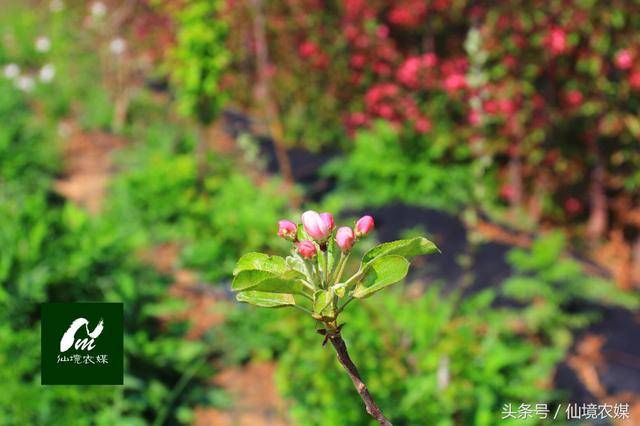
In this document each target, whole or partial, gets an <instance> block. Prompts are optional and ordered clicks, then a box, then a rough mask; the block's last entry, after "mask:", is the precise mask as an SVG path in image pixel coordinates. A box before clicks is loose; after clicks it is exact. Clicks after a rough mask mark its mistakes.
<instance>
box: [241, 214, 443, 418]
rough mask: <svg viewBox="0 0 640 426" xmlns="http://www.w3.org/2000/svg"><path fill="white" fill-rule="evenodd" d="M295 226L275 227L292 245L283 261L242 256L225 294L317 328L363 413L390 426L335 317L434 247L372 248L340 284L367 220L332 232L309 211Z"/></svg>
mask: <svg viewBox="0 0 640 426" xmlns="http://www.w3.org/2000/svg"><path fill="white" fill-rule="evenodd" d="M301 222H302V223H301V224H296V223H294V222H291V221H289V220H281V221H280V222H279V223H278V236H280V237H281V238H284V239H285V240H288V241H290V242H291V243H292V248H291V254H290V255H289V256H287V257H286V258H282V257H280V256H269V255H266V254H264V253H248V254H245V255H244V256H242V257H241V258H240V259H239V260H238V263H237V264H236V268H235V269H234V271H233V275H234V279H233V283H232V286H231V289H232V290H233V291H236V292H238V293H237V295H236V298H237V299H238V300H239V301H240V302H245V303H250V304H252V305H256V306H262V307H267V308H278V307H286V306H292V307H295V308H297V309H299V310H301V311H303V312H305V313H306V314H309V315H310V316H311V317H312V318H313V319H315V320H316V321H318V322H319V323H321V324H322V326H323V327H322V328H320V329H319V330H317V332H318V333H319V334H321V335H323V336H324V342H323V346H324V345H325V344H326V343H327V341H329V342H331V345H332V346H333V347H334V349H335V351H336V354H337V356H338V361H339V362H340V364H342V366H343V367H344V368H345V370H346V371H347V374H348V375H349V377H350V378H351V380H352V381H353V384H354V386H355V388H356V390H357V391H358V394H359V395H360V397H361V398H362V401H363V402H364V404H365V408H366V410H367V413H369V415H371V416H372V417H373V418H374V419H376V420H377V421H378V423H380V424H381V425H385V426H388V425H391V422H390V421H389V420H387V419H386V418H385V417H384V415H383V414H382V411H381V410H380V408H379V407H378V405H377V404H376V403H375V401H374V400H373V397H372V396H371V394H370V393H369V390H368V389H367V386H366V385H365V383H364V382H363V380H362V378H361V377H360V374H359V373H358V369H357V368H356V366H355V364H354V363H353V361H352V360H351V358H350V357H349V353H348V352H347V346H346V344H345V342H344V340H343V339H342V335H341V331H342V327H343V326H344V324H339V323H338V316H339V314H340V313H341V312H342V311H343V310H344V309H345V308H346V306H347V305H348V304H349V303H351V301H353V300H358V299H365V298H367V297H370V296H371V295H373V294H375V293H377V292H378V291H380V290H383V289H385V288H386V287H389V286H390V285H392V284H395V283H397V282H399V281H401V280H402V279H403V278H404V277H405V276H406V274H407V272H408V270H409V260H408V259H409V258H411V257H413V256H417V255H422V254H429V253H434V252H436V251H438V248H437V247H436V246H435V244H433V243H432V242H431V241H429V240H427V239H426V238H422V237H418V238H412V239H407V240H398V241H393V242H389V243H383V244H380V245H377V246H375V247H374V248H372V249H370V250H369V251H367V252H366V253H365V255H364V256H363V258H362V260H361V261H360V267H359V268H358V270H357V271H356V272H355V273H353V274H352V275H351V276H348V278H347V279H344V280H343V275H344V272H345V266H346V264H347V259H348V258H349V255H350V254H351V250H352V248H353V246H354V245H355V244H356V243H357V242H358V240H360V239H361V238H363V237H365V236H367V235H368V234H369V233H370V232H371V230H372V229H373V228H374V220H373V218H372V217H371V216H363V217H362V218H360V219H359V220H358V221H357V222H356V224H355V227H354V228H351V227H347V226H343V227H340V228H338V229H337V230H336V229H335V225H334V220H333V215H331V214H330V213H317V212H315V211H312V210H309V211H307V212H305V213H303V214H302V218H301Z"/></svg>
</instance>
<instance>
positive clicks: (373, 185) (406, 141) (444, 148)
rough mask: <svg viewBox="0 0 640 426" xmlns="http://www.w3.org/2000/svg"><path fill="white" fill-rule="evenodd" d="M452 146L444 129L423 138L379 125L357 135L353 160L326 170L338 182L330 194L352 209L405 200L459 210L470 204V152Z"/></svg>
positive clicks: (347, 158) (345, 160) (329, 166)
mask: <svg viewBox="0 0 640 426" xmlns="http://www.w3.org/2000/svg"><path fill="white" fill-rule="evenodd" d="M453 142H454V141H453V140H452V139H451V134H450V133H449V132H448V130H447V129H446V126H444V125H443V126H442V128H440V127H439V129H438V130H434V131H433V132H432V133H430V134H429V135H421V134H417V133H414V132H399V131H397V130H394V129H393V128H392V127H391V126H390V125H389V124H388V123H385V122H383V121H379V122H377V123H376V125H375V126H374V127H373V128H372V129H370V130H361V131H359V132H358V133H357V134H356V137H355V140H354V146H353V151H352V152H351V154H350V155H349V156H347V157H344V158H340V159H338V160H334V161H333V162H332V163H331V164H329V165H328V166H326V168H325V173H326V174H329V175H335V176H336V177H337V181H338V185H337V189H336V191H334V193H333V194H332V195H331V196H332V197H336V196H337V197H339V198H340V199H341V200H342V201H343V203H344V204H347V205H348V204H361V205H363V204H368V205H371V204H375V205H382V204H385V203H389V202H392V201H404V202H407V203H413V204H419V205H426V206H430V207H436V208H440V209H445V210H452V211H456V210H459V209H460V208H461V207H463V206H465V205H466V204H467V203H469V202H470V201H471V198H472V195H473V194H472V187H473V175H472V171H471V166H470V154H469V150H468V149H467V148H466V146H464V145H458V146H456V145H455V144H454V143H453Z"/></svg>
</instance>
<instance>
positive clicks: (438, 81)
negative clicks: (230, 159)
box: [225, 0, 640, 264]
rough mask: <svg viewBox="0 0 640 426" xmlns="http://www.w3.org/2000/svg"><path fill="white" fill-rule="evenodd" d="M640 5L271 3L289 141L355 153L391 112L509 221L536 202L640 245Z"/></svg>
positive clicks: (565, 219)
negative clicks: (360, 136) (361, 136)
mask: <svg viewBox="0 0 640 426" xmlns="http://www.w3.org/2000/svg"><path fill="white" fill-rule="evenodd" d="M227 6H228V7H227V12H226V14H225V17H226V19H228V20H229V21H230V22H231V25H232V26H233V27H234V28H236V29H237V31H235V32H234V34H232V35H231V37H230V45H232V46H234V49H233V51H234V52H238V53H235V55H234V58H233V59H232V61H231V63H232V65H231V69H233V70H234V74H233V75H231V76H230V77H229V81H230V87H232V90H233V91H234V92H237V93H242V92H245V91H246V88H247V86H246V85H247V84H248V85H250V84H251V81H252V79H253V77H252V73H253V71H252V66H251V62H252V59H251V52H252V49H251V40H252V37H253V36H252V31H251V29H250V28H248V27H247V25H246V24H243V22H242V17H243V16H244V12H243V11H244V10H245V9H246V5H245V2H242V1H234V2H228V5H227ZM639 7H640V6H638V5H636V4H635V3H634V2H628V1H625V2H616V3H615V4H610V3H609V2H600V1H587V2H585V1H570V2H568V3H567V2H559V3H553V2H552V3H548V2H536V1H531V2H525V3H522V2H511V1H506V2H497V3H496V2H483V1H468V0H460V1H458V0H456V1H454V0H434V1H425V0H393V1H389V2H382V1H371V2H367V1H363V0H345V1H342V2H336V3H332V4H331V5H327V4H325V3H322V2H318V1H315V0H293V1H287V2H280V1H276V2H270V4H269V5H268V7H267V9H266V17H267V29H268V33H267V36H268V37H267V38H268V41H269V46H268V48H269V52H270V57H271V58H272V65H273V68H272V70H271V72H272V74H273V75H272V81H273V85H274V87H275V88H276V90H274V93H273V96H274V97H276V102H277V103H278V106H279V109H280V110H281V111H282V114H283V122H284V124H285V127H286V129H285V130H286V134H287V135H288V136H287V139H288V140H290V141H299V142H300V143H302V144H304V145H305V146H309V147H312V148H313V147H319V146H325V145H331V144H336V143H338V144H340V145H342V146H343V147H346V148H347V149H349V148H350V144H349V141H350V140H351V138H350V137H351V135H353V133H354V132H356V131H358V129H363V128H370V127H372V125H373V122H374V121H376V120H384V121H386V122H388V123H390V124H391V126H393V127H394V128H395V129H396V130H397V131H398V132H399V133H400V134H402V135H410V137H411V138H413V140H415V141H416V142H415V143H414V144H411V145H410V146H408V147H407V146H403V149H410V150H415V149H420V148H419V147H422V148H421V149H422V150H430V149H436V150H437V152H438V156H439V157H438V159H439V161H441V162H442V164H443V165H446V164H447V163H450V162H451V161H452V159H456V161H460V160H461V161H465V162H467V163H468V164H469V165H470V166H469V170H470V171H469V173H473V174H474V179H475V181H476V182H477V185H476V188H474V192H475V199H474V200H473V202H474V203H476V204H479V205H485V204H486V203H487V202H489V203H494V204H496V205H501V204H505V205H507V206H510V210H511V214H510V215H508V216H507V218H510V220H511V222H513V223H522V220H521V219H522V218H523V215H522V213H526V216H527V217H528V218H529V221H530V222H531V223H532V224H536V223H553V224H556V225H563V226H564V225H569V226H571V227H572V228H573V229H575V230H576V231H577V232H578V233H579V234H580V235H582V236H584V237H586V238H588V239H589V240H590V241H591V242H592V243H594V244H598V243H599V241H601V239H602V238H603V237H607V236H608V234H609V232H618V231H620V232H622V230H624V235H625V236H626V237H625V238H627V240H628V243H629V244H635V246H636V252H637V253H640V238H638V235H640V220H639V219H640V218H639V217H638V215H637V214H630V212H635V211H637V209H638V203H639V199H638V198H639V197H638V193H639V192H640V191H638V187H639V185H640V175H638V169H639V167H638V166H639V165H640V156H639V154H638V153H639V152H640V149H639V148H640V144H639V143H638V137H639V136H640V124H639V123H640V121H639V120H638V118H637V113H638V107H639V101H640V60H639V59H640V47H639V45H638V42H637V33H638V30H639V29H640V18H638V17H639V16H640V13H639V12H640V10H639ZM292 42H293V43H294V45H295V46H294V48H292V47H291V44H292ZM240 46H245V47H248V48H244V49H243V48H239V47H240ZM239 101H240V102H242V100H241V99H239ZM398 139H399V140H400V139H402V138H400V137H399V138H398ZM399 196H401V195H399ZM426 196H428V194H426ZM635 256H636V257H635V259H636V262H635V263H638V262H637V260H638V259H640V254H636V255H635ZM628 262H629V263H630V264H632V263H634V262H633V259H631V258H629V259H628Z"/></svg>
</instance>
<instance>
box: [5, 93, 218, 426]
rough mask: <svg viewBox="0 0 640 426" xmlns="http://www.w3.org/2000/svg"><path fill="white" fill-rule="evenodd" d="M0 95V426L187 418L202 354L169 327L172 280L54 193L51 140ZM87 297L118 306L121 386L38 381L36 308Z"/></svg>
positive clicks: (123, 233)
mask: <svg viewBox="0 0 640 426" xmlns="http://www.w3.org/2000/svg"><path fill="white" fill-rule="evenodd" d="M1 93H2V96H0V120H1V121H2V122H5V123H8V125H7V126H4V127H3V130H2V132H0V153H1V155H0V161H1V162H2V167H1V168H0V183H1V185H0V223H2V226H1V227H0V245H2V247H3V249H2V252H0V339H1V340H2V345H1V346H0V380H1V381H2V388H3V392H2V393H1V395H0V424H16V425H18V424H60V425H67V424H104V425H112V424H116V423H117V424H145V423H147V422H149V421H151V420H156V421H159V422H165V421H168V422H174V423H175V422H178V421H179V422H181V423H185V422H189V421H190V420H191V417H190V407H192V406H193V405H194V404H196V403H198V404H206V403H207V401H208V400H210V397H212V396H213V395H208V394H207V391H206V390H205V388H204V387H202V386H200V384H201V383H203V379H204V378H206V377H208V376H209V375H210V371H209V367H208V366H207V365H206V364H205V361H206V360H207V358H208V356H209V353H210V352H209V351H208V349H207V347H206V345H205V343H204V342H194V341H188V340H186V339H185V331H186V326H187V324H186V323H183V322H178V321H172V320H171V317H172V315H173V314H174V313H175V312H177V311H179V310H181V309H184V307H181V306H179V305H178V306H176V303H175V300H172V299H171V297H170V296H169V295H168V293H167V290H168V286H169V284H170V281H169V280H168V279H167V278H166V277H162V276H160V275H159V274H158V273H156V272H155V271H154V270H152V269H151V268H149V267H146V266H143V265H141V264H140V262H139V261H138V260H137V259H136V256H134V255H133V254H134V253H135V251H136V250H137V249H138V248H139V239H138V238H136V236H135V235H132V234H130V233H129V232H128V231H129V229H128V228H127V227H125V226H122V220H121V217H117V216H98V217H90V216H89V215H88V213H86V212H85V211H83V210H81V209H79V208H77V207H75V206H74V205H72V204H70V203H66V202H65V201H64V200H63V199H62V198H61V197H60V196H58V195H57V194H55V193H54V192H52V187H51V186H52V179H53V173H55V172H57V171H58V169H57V167H56V166H55V164H56V162H55V161H51V158H48V157H46V155H47V153H49V152H52V149H51V147H53V146H54V145H53V142H51V141H49V140H47V139H46V138H45V137H44V136H43V132H42V130H41V129H39V128H38V127H36V126H35V124H34V123H33V122H32V121H31V120H27V119H26V117H28V115H29V114H30V112H29V110H28V109H26V104H25V103H24V102H23V101H22V98H21V96H20V94H19V92H17V91H15V90H13V89H7V90H6V91H5V90H4V88H3V90H2V91H1ZM9 123H10V124H9ZM53 152H54V151H53ZM53 158H55V156H53ZM86 300H94V301H102V300H104V301H121V302H123V303H124V305H125V336H126V337H125V375H126V377H125V386H124V387H120V386H116V387H93V386H88V387H87V386H78V387H75V386H72V387H66V386H41V385H40V378H39V370H40V362H39V350H38V347H39V339H40V338H39V329H40V326H39V319H38V318H39V311H40V307H39V304H40V303H42V302H46V301H86ZM185 380H186V381H188V383H190V386H189V387H188V388H187V389H183V388H182V384H184V383H185Z"/></svg>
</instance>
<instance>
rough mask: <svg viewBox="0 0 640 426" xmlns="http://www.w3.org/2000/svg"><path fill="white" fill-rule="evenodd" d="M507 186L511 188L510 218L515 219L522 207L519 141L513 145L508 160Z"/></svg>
mask: <svg viewBox="0 0 640 426" xmlns="http://www.w3.org/2000/svg"><path fill="white" fill-rule="evenodd" d="M508 173H509V186H510V187H511V199H510V201H511V217H512V219H516V218H517V215H518V211H519V210H520V207H521V206H522V157H521V153H520V141H518V142H516V143H515V145H514V149H513V152H511V155H510V160H509V170H508Z"/></svg>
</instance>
